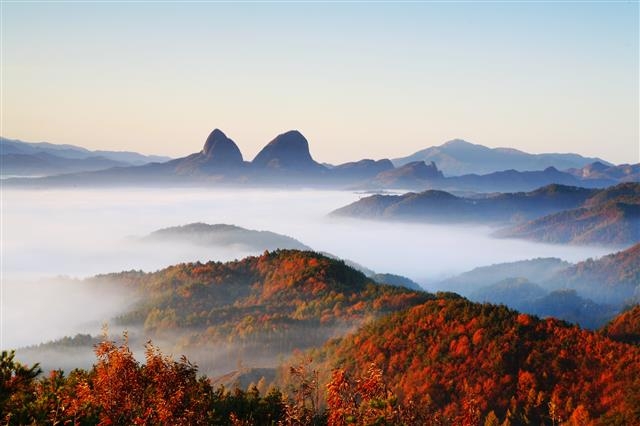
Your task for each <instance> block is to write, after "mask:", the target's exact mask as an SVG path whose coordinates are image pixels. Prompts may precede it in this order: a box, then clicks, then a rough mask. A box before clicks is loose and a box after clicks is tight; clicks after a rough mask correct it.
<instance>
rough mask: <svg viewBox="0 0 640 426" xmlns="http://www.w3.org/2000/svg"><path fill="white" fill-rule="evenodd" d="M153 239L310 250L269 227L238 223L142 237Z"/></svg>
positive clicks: (189, 227) (202, 225)
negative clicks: (263, 227) (259, 229)
mask: <svg viewBox="0 0 640 426" xmlns="http://www.w3.org/2000/svg"><path fill="white" fill-rule="evenodd" d="M143 241H146V242H150V243H157V242H169V243H174V242H188V243H192V244H197V245H201V246H205V247H206V246H217V247H227V246H234V247H240V248H242V249H245V250H247V251H264V250H276V249H296V250H311V249H310V247H308V246H306V245H304V244H302V243H301V242H300V241H298V240H296V239H294V238H291V237H288V236H286V235H281V234H276V233H275V232H270V231H254V230H251V229H245V228H241V227H239V226H235V225H225V224H215V225H209V224H206V223H190V224H188V225H183V226H172V227H169V228H164V229H159V230H157V231H154V232H152V233H151V234H149V235H148V236H146V237H144V238H143Z"/></svg>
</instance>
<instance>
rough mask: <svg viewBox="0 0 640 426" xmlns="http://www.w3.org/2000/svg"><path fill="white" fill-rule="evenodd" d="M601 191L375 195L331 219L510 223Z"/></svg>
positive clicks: (551, 187)
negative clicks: (469, 195)
mask: <svg viewBox="0 0 640 426" xmlns="http://www.w3.org/2000/svg"><path fill="white" fill-rule="evenodd" d="M597 192H598V190H596V189H586V188H578V187H572V186H564V185H548V186H545V187H542V188H539V189H537V190H535V191H531V192H515V193H504V194H494V195H488V196H485V197H479V198H470V197H457V196H455V195H453V194H450V193H448V192H445V191H438V190H427V191H424V192H421V193H414V192H409V193H406V194H403V195H372V196H369V197H365V198H361V199H360V200H358V201H356V202H354V203H352V204H349V205H347V206H345V207H342V208H339V209H337V210H335V211H333V212H331V215H332V216H349V217H360V218H372V219H394V220H414V221H415V220H422V221H431V222H442V223H451V222H485V223H487V222H489V223H491V222H494V223H505V222H506V223H508V222H513V221H516V222H517V221H522V220H523V218H536V217H539V216H541V215H544V214H549V213H552V212H557V211H560V210H564V209H567V208H574V207H578V206H580V205H582V203H584V202H585V201H586V200H588V199H589V198H590V197H592V196H594V195H596V194H597Z"/></svg>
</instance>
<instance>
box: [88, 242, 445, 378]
mask: <svg viewBox="0 0 640 426" xmlns="http://www.w3.org/2000/svg"><path fill="white" fill-rule="evenodd" d="M92 281H94V282H98V283H103V284H104V285H113V283H121V284H124V285H125V286H127V287H130V288H134V289H136V290H137V291H139V292H140V294H141V295H144V297H143V301H142V302H140V303H139V304H138V305H137V306H136V307H135V308H134V309H132V310H131V311H129V312H127V313H126V314H124V315H122V316H121V317H119V318H118V319H117V321H118V324H119V325H124V326H125V327H128V328H130V329H131V328H134V329H137V328H139V327H142V328H143V330H144V333H145V334H146V335H147V336H148V337H151V338H154V340H157V339H158V338H162V337H165V336H172V339H171V341H172V342H180V343H179V344H178V345H177V346H175V347H174V348H173V350H174V351H176V352H179V351H183V350H187V352H189V351H188V350H189V349H193V348H206V347H208V346H209V345H213V344H215V345H217V346H216V351H218V352H219V351H220V349H221V348H222V347H224V345H227V344H231V343H233V344H239V345H241V349H238V348H234V351H235V352H234V353H235V355H233V357H231V355H229V354H227V355H229V356H228V357H226V358H225V356H223V355H221V359H226V361H227V362H229V359H228V358H229V357H231V358H234V357H237V356H242V357H244V358H243V359H244V360H245V361H247V362H249V361H251V360H255V359H256V358H255V357H258V358H259V359H260V362H261V363H264V359H265V357H270V356H271V355H273V357H272V359H271V362H270V363H268V364H271V365H273V364H274V362H273V361H274V360H275V359H276V355H278V354H288V353H290V351H291V350H293V349H304V348H307V347H310V346H318V345H322V344H323V343H324V342H325V341H326V339H328V338H330V337H335V336H337V335H342V334H344V333H345V332H347V331H349V330H353V329H355V328H356V327H357V326H359V325H361V324H362V323H363V322H365V321H366V320H367V319H371V318H376V317H378V316H381V315H383V314H385V313H389V312H394V311H397V310H401V309H405V308H408V307H411V306H415V305H417V304H420V303H422V302H424V301H426V300H428V299H429V298H432V297H433V296H432V295H430V294H428V293H425V292H420V291H412V290H409V289H406V288H402V287H394V286H389V285H381V284H377V283H375V282H374V281H372V280H371V279H369V278H367V277H366V276H365V275H364V274H362V273H361V272H359V271H356V270H355V269H353V268H351V267H349V266H347V265H345V264H344V262H342V261H339V260H335V259H331V258H328V257H325V256H323V255H320V254H317V253H314V252H309V251H296V250H278V251H274V252H265V253H264V254H263V255H261V256H257V257H247V258H245V259H242V260H238V261H233V262H228V263H220V262H208V263H186V264H180V265H176V266H171V267H169V268H166V269H163V270H160V271H158V272H154V273H143V272H135V271H132V272H122V273H116V274H108V275H101V276H98V277H95V278H93V279H92ZM176 335H177V336H179V338H178V339H176V338H175V337H176ZM238 351H240V355H238ZM212 356H213V355H207V357H208V358H207V359H208V360H209V361H203V360H201V359H197V360H198V362H199V365H201V367H203V368H204V369H205V371H206V370H207V367H208V366H207V365H206V364H205V362H212V363H213V360H211V357H212ZM196 358H197V357H196ZM263 365H264V364H263ZM217 366H218V367H220V365H217ZM227 368H235V364H234V363H233V362H232V363H231V365H230V366H227ZM219 371H220V370H219ZM227 371H228V370H227Z"/></svg>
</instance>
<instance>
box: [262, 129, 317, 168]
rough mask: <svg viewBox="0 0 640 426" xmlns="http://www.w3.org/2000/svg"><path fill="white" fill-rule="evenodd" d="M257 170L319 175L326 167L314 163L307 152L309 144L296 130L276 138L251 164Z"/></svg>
mask: <svg viewBox="0 0 640 426" xmlns="http://www.w3.org/2000/svg"><path fill="white" fill-rule="evenodd" d="M251 164H252V166H253V167H255V168H258V169H263V170H264V169H266V170H269V171H272V172H276V171H287V170H288V171H296V172H309V173H319V172H322V171H326V170H327V169H326V167H324V166H322V165H321V164H319V163H316V162H315V161H314V160H313V158H311V153H310V152H309V142H307V139H306V138H305V137H304V136H302V133H300V132H299V131H297V130H290V131H288V132H286V133H282V134H280V135H278V136H276V138H275V139H273V140H272V141H271V142H269V143H268V144H267V146H265V147H264V148H262V150H261V151H260V152H259V153H258V155H256V157H255V158H254V159H253V161H252V162H251Z"/></svg>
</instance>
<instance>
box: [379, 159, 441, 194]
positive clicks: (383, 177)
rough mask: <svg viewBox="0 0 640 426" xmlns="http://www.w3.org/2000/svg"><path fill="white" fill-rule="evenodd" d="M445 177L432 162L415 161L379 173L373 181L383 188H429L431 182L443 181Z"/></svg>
mask: <svg viewBox="0 0 640 426" xmlns="http://www.w3.org/2000/svg"><path fill="white" fill-rule="evenodd" d="M443 177H444V176H443V175H442V172H441V171H440V170H438V167H437V166H436V164H435V163H434V162H433V161H432V162H431V163H429V164H426V163H425V162H424V161H414V162H412V163H407V164H405V165H403V166H400V167H398V168H395V169H390V170H385V171H383V172H380V173H378V174H377V175H376V176H375V177H374V179H373V182H372V184H373V186H380V187H383V188H389V187H394V188H402V187H415V186H416V185H420V186H423V187H424V186H427V185H428V184H429V183H430V182H431V181H433V180H437V179H441V178H443Z"/></svg>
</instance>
